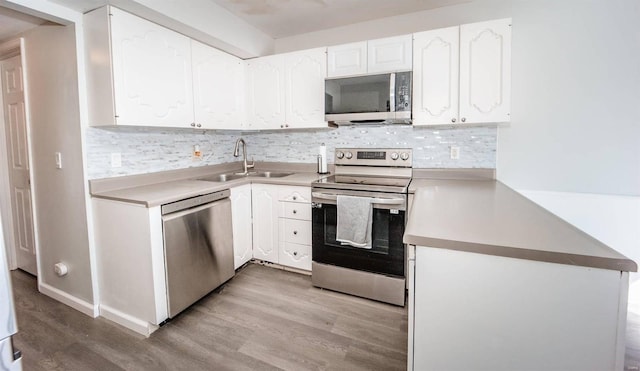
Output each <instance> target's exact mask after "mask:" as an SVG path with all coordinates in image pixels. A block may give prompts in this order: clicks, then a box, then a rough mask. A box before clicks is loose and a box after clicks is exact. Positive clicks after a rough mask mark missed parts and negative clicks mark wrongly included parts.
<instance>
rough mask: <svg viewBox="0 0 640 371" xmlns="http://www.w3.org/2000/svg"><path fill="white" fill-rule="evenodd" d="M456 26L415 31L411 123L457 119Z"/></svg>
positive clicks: (457, 61) (457, 31)
mask: <svg viewBox="0 0 640 371" xmlns="http://www.w3.org/2000/svg"><path fill="white" fill-rule="evenodd" d="M458 51H459V27H449V28H444V29H440V30H433V31H426V32H420V33H416V34H415V35H414V40H413V66H414V68H413V102H412V104H413V107H412V111H413V112H412V113H413V124H414V125H417V126H419V125H424V124H428V125H433V124H452V123H456V122H458V64H459V53H458Z"/></svg>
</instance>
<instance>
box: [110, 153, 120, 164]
mask: <svg viewBox="0 0 640 371" xmlns="http://www.w3.org/2000/svg"><path fill="white" fill-rule="evenodd" d="M111 167H122V156H121V155H120V152H114V153H112V154H111Z"/></svg>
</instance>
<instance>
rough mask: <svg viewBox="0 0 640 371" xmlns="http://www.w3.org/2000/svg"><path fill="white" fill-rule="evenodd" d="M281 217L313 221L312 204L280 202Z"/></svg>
mask: <svg viewBox="0 0 640 371" xmlns="http://www.w3.org/2000/svg"><path fill="white" fill-rule="evenodd" d="M280 217H281V218H289V219H299V220H311V204H307V203H304V204H303V203H299V202H280Z"/></svg>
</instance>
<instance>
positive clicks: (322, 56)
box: [284, 48, 327, 128]
mask: <svg viewBox="0 0 640 371" xmlns="http://www.w3.org/2000/svg"><path fill="white" fill-rule="evenodd" d="M284 57H285V74H286V75H285V77H286V79H285V81H286V82H285V99H286V115H285V116H286V124H285V127H287V126H286V125H288V127H290V128H313V127H326V126H327V124H326V122H325V121H324V78H325V77H326V75H327V55H326V53H325V49H324V48H318V49H311V50H305V51H301V52H297V53H290V54H285V56H284Z"/></svg>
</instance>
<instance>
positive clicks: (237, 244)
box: [231, 184, 253, 269]
mask: <svg viewBox="0 0 640 371" xmlns="http://www.w3.org/2000/svg"><path fill="white" fill-rule="evenodd" d="M231 213H232V214H231V215H232V216H231V221H232V224H233V266H234V269H238V268H239V267H240V266H241V265H242V264H244V263H246V262H248V261H249V260H251V258H252V257H253V239H252V236H253V231H252V225H251V184H245V185H243V186H240V187H233V188H231Z"/></svg>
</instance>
